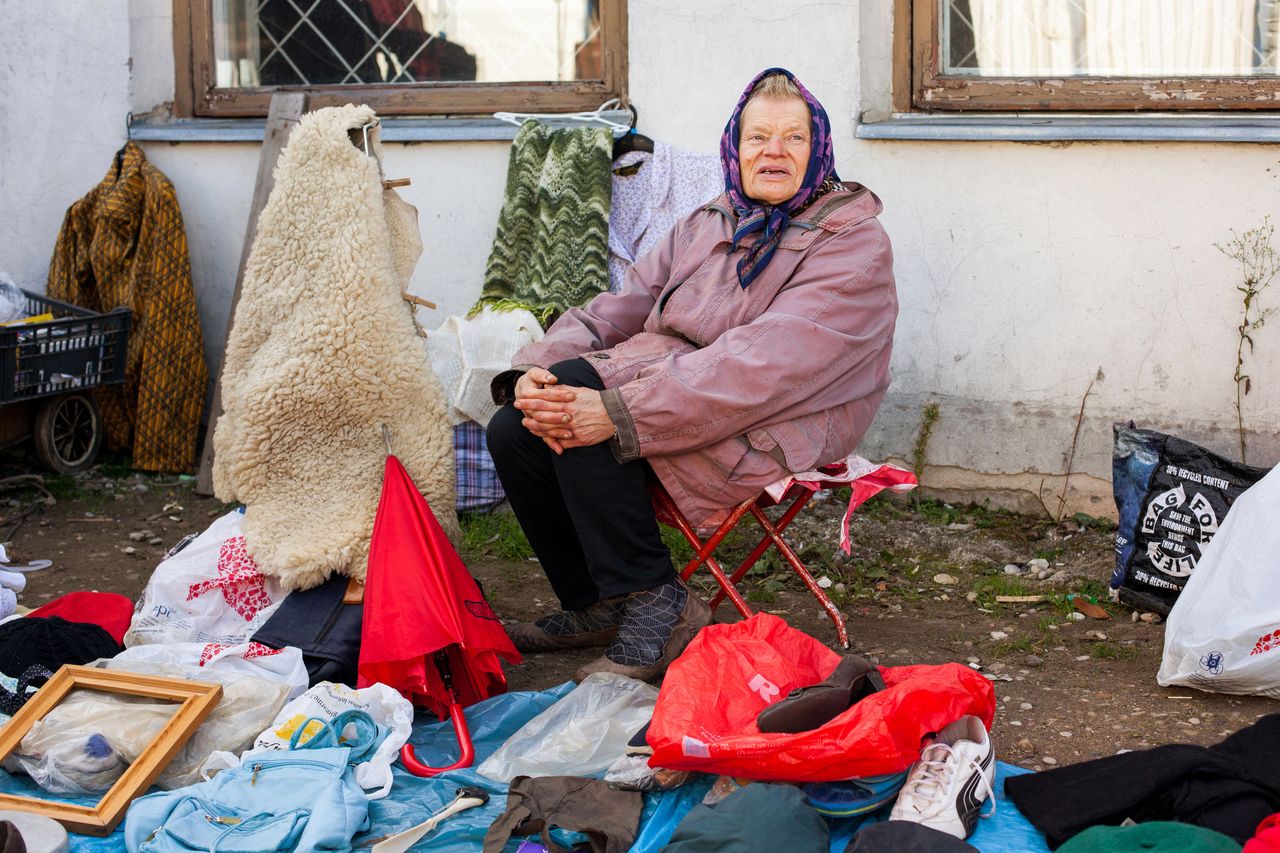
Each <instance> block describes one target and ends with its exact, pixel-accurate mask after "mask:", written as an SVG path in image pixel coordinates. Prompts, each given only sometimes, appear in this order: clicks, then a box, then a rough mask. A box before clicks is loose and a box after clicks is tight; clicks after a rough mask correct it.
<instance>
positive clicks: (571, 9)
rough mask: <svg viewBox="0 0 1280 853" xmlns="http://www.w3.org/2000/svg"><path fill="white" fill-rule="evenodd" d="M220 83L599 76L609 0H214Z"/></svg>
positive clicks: (498, 80) (538, 79) (225, 85)
mask: <svg viewBox="0 0 1280 853" xmlns="http://www.w3.org/2000/svg"><path fill="white" fill-rule="evenodd" d="M213 8H214V13H213V19H214V20H213V24H214V56H215V58H216V63H217V85H218V86H219V87H220V88H229V87H241V86H290V85H300V84H312V85H316V84H340V85H358V84H361V83H374V84H387V83H414V82H422V81H433V80H434V81H459V80H474V81H477V82H482V83H505V82H517V81H526V82H554V81H562V80H599V79H602V78H603V76H604V66H603V51H602V50H601V46H600V0H214V4H213Z"/></svg>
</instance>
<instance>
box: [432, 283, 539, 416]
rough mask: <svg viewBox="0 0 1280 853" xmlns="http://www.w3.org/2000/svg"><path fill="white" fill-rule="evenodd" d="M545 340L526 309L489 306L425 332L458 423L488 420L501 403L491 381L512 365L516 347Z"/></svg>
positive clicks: (448, 320) (436, 372)
mask: <svg viewBox="0 0 1280 853" xmlns="http://www.w3.org/2000/svg"><path fill="white" fill-rule="evenodd" d="M539 340H542V327H541V326H540V325H538V319H537V318H536V317H534V316H533V314H532V313H530V312H529V311H526V310H524V309H516V310H512V311H495V310H494V309H493V308H492V307H486V308H485V309H484V310H482V311H481V312H480V313H479V314H477V315H476V316H474V317H459V316H457V315H456V314H455V315H452V316H450V317H448V318H447V319H446V320H445V321H444V322H443V323H441V324H440V327H439V328H437V329H434V330H432V331H431V332H429V333H428V334H427V358H428V359H429V360H430V362H431V369H432V370H433V371H435V374H436V376H437V377H438V378H439V379H440V385H441V387H442V388H443V389H444V392H445V397H446V398H447V399H448V401H449V418H450V421H451V423H453V424H454V425H455V426H456V425H457V424H460V423H462V422H463V421H465V420H473V421H475V422H476V423H478V424H481V425H487V424H488V423H489V419H490V418H492V417H493V413H494V412H496V411H497V410H498V407H497V406H496V405H494V403H493V397H492V396H491V395H490V393H489V386H490V384H491V383H492V382H493V377H495V376H497V375H498V374H499V373H502V372H503V371H505V370H510V369H511V356H513V355H515V354H516V350H518V349H520V348H521V347H523V346H525V345H526V344H531V343H533V342H534V341H539Z"/></svg>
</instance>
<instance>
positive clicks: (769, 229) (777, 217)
mask: <svg viewBox="0 0 1280 853" xmlns="http://www.w3.org/2000/svg"><path fill="white" fill-rule="evenodd" d="M772 74H782V75H783V76H785V77H786V78H787V79H788V80H790V81H791V82H792V83H794V84H795V86H796V88H797V89H799V90H800V96H801V97H802V98H804V102H805V105H806V106H808V107H809V117H810V121H809V165H808V168H806V169H805V173H804V178H803V180H802V181H801V183H800V189H798V190H796V194H795V195H793V196H792V197H791V198H789V199H787V200H786V201H785V202H783V203H782V204H777V205H770V204H765V203H763V202H760V201H756V200H755V199H753V198H751V197H750V196H748V195H747V193H746V190H745V189H743V185H742V175H741V174H740V171H739V170H740V165H739V163H738V143H739V142H740V141H741V135H742V128H741V123H742V110H743V108H744V107H746V105H747V101H748V100H750V99H751V90H752V89H754V88H755V87H756V84H757V83H759V82H760V81H761V80H763V79H764V78H765V77H768V76H770V75H772ZM720 165H721V167H722V168H723V169H724V188H725V191H726V192H727V193H729V201H730V202H731V203H732V204H733V209H734V211H735V212H736V213H737V214H738V223H737V225H736V226H735V227H734V230H733V243H732V248H733V249H737V248H738V245H739V244H740V243H741V242H742V240H743V238H744V237H746V236H747V235H748V234H754V233H756V232H760V239H758V240H756V242H755V243H753V244H751V245H750V246H749V247H748V248H747V251H746V252H745V253H744V254H743V256H742V257H741V258H740V259H739V260H738V284H739V285H741V286H742V287H743V288H744V289H745V288H746V286H747V285H748V284H750V283H751V282H752V280H753V279H755V277H756V276H758V275H759V274H760V272H761V271H762V270H763V269H764V268H765V267H766V266H768V264H769V261H770V260H771V259H772V258H773V253H774V251H775V250H776V249H777V248H778V244H779V243H781V242H782V235H783V234H784V233H786V230H787V226H788V225H789V224H790V223H791V215H792V214H793V213H798V212H799V211H801V210H803V209H804V207H805V205H807V204H809V202H811V201H813V200H814V199H815V198H816V197H817V196H818V194H819V191H820V190H821V188H822V185H823V183H825V182H826V181H827V180H828V179H831V180H833V181H838V180H840V177H839V176H838V175H837V174H836V159H835V153H834V151H833V150H832V147H831V120H830V119H829V118H827V111H826V110H824V109H823V108H822V104H820V103H819V102H818V99H817V98H815V97H814V96H813V95H811V94H810V93H809V90H808V89H806V88H805V87H804V84H802V83H801V82H800V81H799V80H797V79H796V76H795V75H794V74H792V73H791V72H790V71H788V70H787V69H785V68H766V69H765V70H764V71H761V72H760V73H759V74H757V75H756V76H755V77H753V78H752V80H751V82H750V83H748V84H747V88H746V90H745V91H743V93H742V97H740V98H738V105H737V106H736V107H734V108H733V115H731V116H729V123H728V124H726V125H725V127H724V133H723V134H722V135H721V137H720Z"/></svg>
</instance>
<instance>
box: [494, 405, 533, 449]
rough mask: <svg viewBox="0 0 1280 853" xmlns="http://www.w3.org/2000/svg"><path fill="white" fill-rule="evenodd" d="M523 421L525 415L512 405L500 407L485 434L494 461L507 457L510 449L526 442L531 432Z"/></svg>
mask: <svg viewBox="0 0 1280 853" xmlns="http://www.w3.org/2000/svg"><path fill="white" fill-rule="evenodd" d="M522 420H524V415H523V414H521V412H520V410H519V409H517V408H516V407H515V406H512V405H510V404H507V405H505V406H502V407H500V408H499V409H498V411H496V412H495V413H494V415H493V417H492V418H490V419H489V426H488V427H487V428H486V429H485V433H484V438H485V444H486V445H488V447H489V455H490V456H492V457H493V458H494V459H497V458H499V457H505V456H506V455H507V451H508V450H509V449H511V448H512V447H514V446H515V445H516V444H518V443H520V442H521V441H523V440H524V438H525V436H527V435H528V434H529V430H527V429H525V427H524V425H523V424H522V423H521V421H522Z"/></svg>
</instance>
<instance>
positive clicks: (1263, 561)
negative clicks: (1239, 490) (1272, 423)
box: [1156, 466, 1280, 699]
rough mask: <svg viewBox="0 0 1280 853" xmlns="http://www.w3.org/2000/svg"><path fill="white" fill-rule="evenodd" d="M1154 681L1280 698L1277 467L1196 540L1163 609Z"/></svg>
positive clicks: (1279, 482)
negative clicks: (1190, 567)
mask: <svg viewBox="0 0 1280 853" xmlns="http://www.w3.org/2000/svg"><path fill="white" fill-rule="evenodd" d="M1156 681H1158V682H1159V683H1160V685H1161V686H1163V687H1170V686H1174V685H1179V686H1186V687H1195V688H1197V689H1200V690H1207V691H1210V692H1213V693H1238V694H1253V695H1258V696H1270V697H1272V698H1275V699H1280V466H1277V467H1276V468H1273V469H1272V470H1271V473H1269V474H1267V475H1266V476H1265V477H1263V478H1262V479H1261V480H1259V481H1258V482H1257V483H1255V484H1254V485H1253V486H1251V487H1250V488H1249V489H1248V490H1247V491H1245V492H1244V493H1243V494H1242V495H1240V497H1238V498H1236V501H1235V503H1234V504H1233V505H1232V507H1231V510H1230V511H1229V512H1228V513H1227V518H1226V521H1225V522H1223V524H1222V526H1221V527H1220V528H1219V529H1218V532H1217V535H1215V536H1214V537H1213V541H1211V542H1209V543H1208V544H1207V545H1205V546H1204V550H1203V552H1202V553H1201V555H1200V562H1199V564H1198V565H1197V566H1196V570H1195V572H1194V573H1193V574H1192V575H1191V577H1190V579H1188V581H1187V585H1186V586H1185V587H1183V589H1182V594H1181V595H1179V596H1178V601H1177V603H1176V604H1174V606H1173V610H1172V611H1171V612H1170V613H1169V621H1168V625H1167V626H1166V628H1165V632H1164V658H1163V660H1162V662H1161V664H1160V672H1159V673H1158V674H1157V676H1156Z"/></svg>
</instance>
